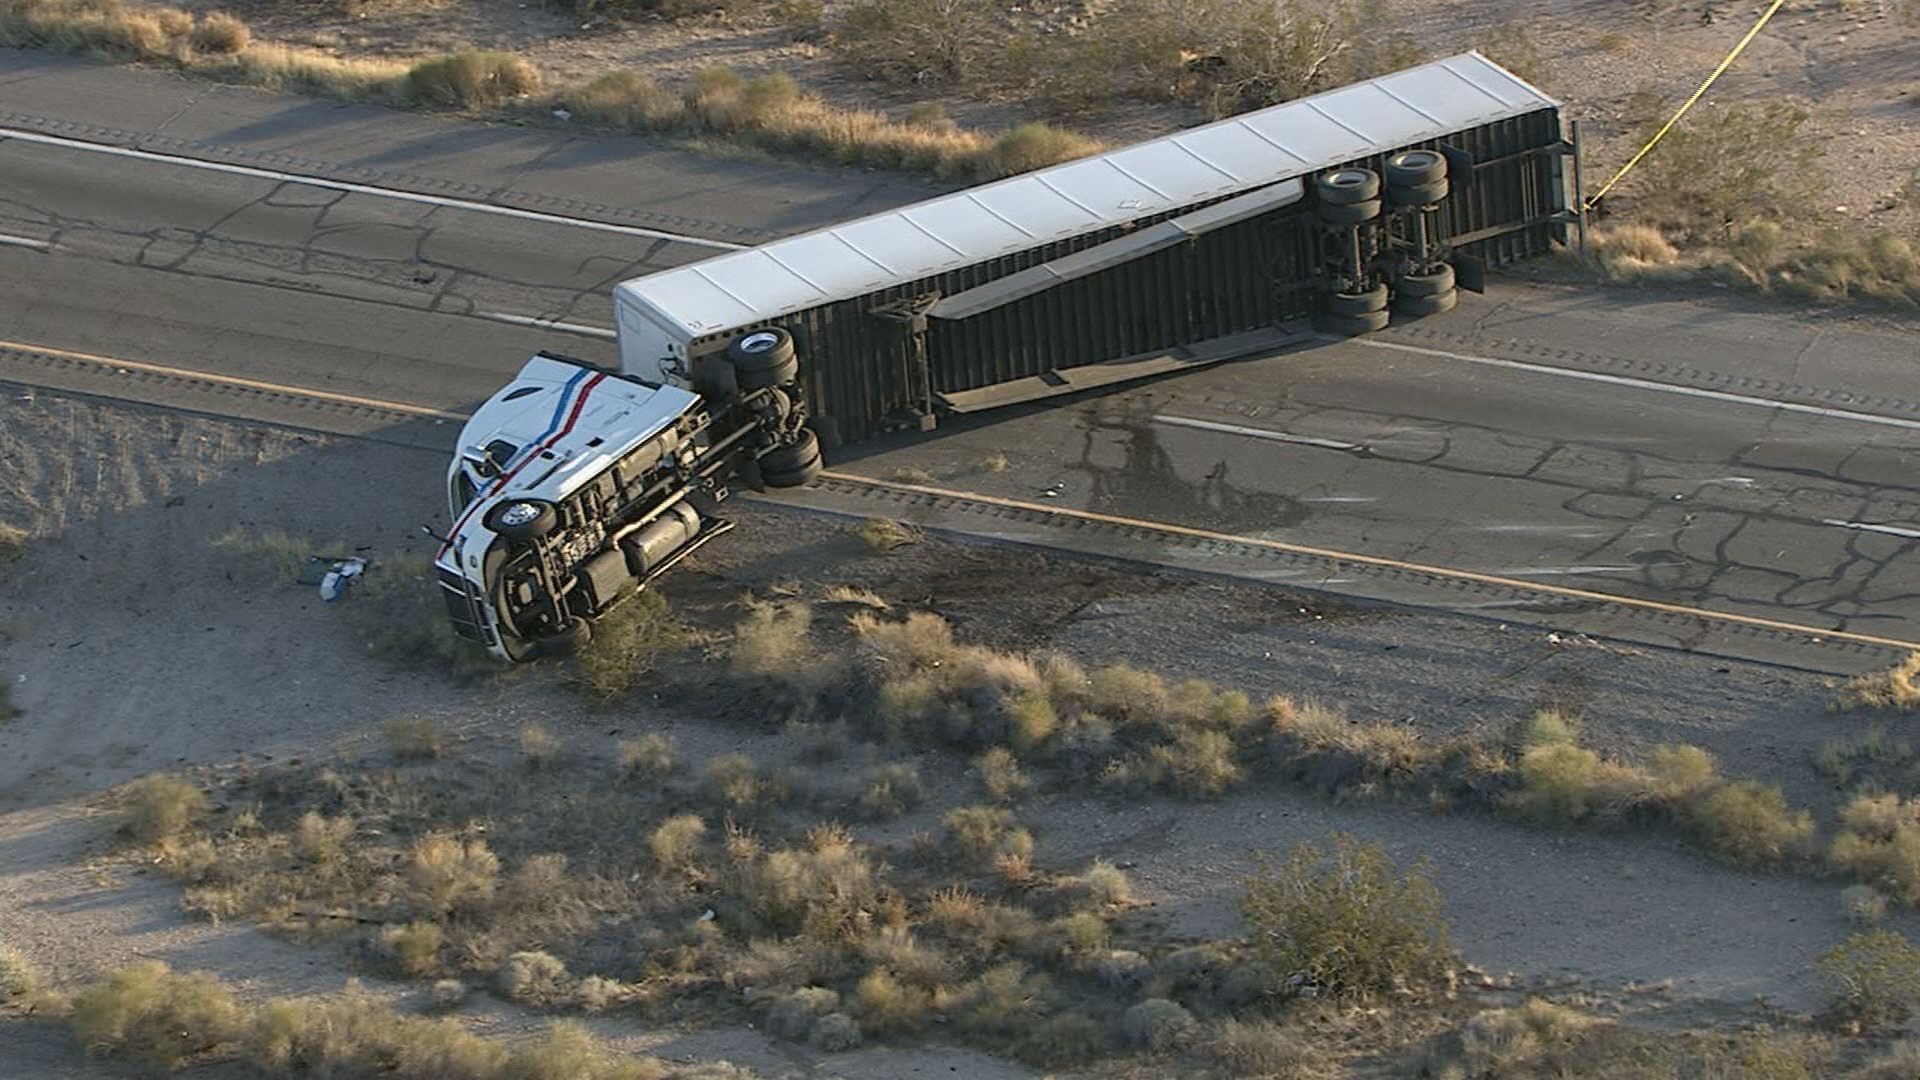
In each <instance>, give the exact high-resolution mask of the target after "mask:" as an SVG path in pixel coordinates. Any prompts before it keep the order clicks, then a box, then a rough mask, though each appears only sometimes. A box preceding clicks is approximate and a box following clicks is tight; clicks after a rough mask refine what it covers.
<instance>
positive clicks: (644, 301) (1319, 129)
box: [615, 52, 1558, 339]
mask: <svg viewBox="0 0 1920 1080" xmlns="http://www.w3.org/2000/svg"><path fill="white" fill-rule="evenodd" d="M1556 105H1558V102H1556V101H1554V100H1553V99H1552V98H1549V97H1547V96H1546V95H1545V94H1542V93H1541V92H1540V91H1539V90H1537V89H1535V88H1534V87H1532V86H1530V85H1528V84H1527V83H1526V82H1525V81H1523V80H1522V79H1520V78H1519V77H1518V76H1515V75H1514V74H1513V73H1511V72H1509V71H1507V70H1506V69H1504V68H1502V67H1500V66H1499V65H1498V64H1495V63H1494V62H1493V61H1491V60H1488V59H1487V58H1486V57H1484V56H1481V55H1480V54H1479V53H1477V52H1469V53H1463V54H1461V55H1459V56H1453V57H1449V58H1447V59H1445V60H1438V61H1435V62H1433V63H1430V64H1423V65H1421V66H1419V67H1415V68H1409V69H1407V70H1405V71H1399V72H1395V73H1394V74H1391V75H1383V76H1381V77H1380V78H1377V79H1369V80H1367V81H1366V82H1361V83H1354V84H1353V85H1351V86H1343V87H1340V88H1339V89H1336V90H1329V91H1327V92H1326V93H1323V94H1315V95H1313V96H1312V97H1307V98H1300V99H1298V100H1295V101H1289V102H1285V103H1283V104H1280V105H1274V106H1271V107H1269V108H1266V109H1261V110H1259V111H1257V112H1250V113H1244V114H1242V115H1240V116H1235V117H1232V118H1230V119H1227V120H1221V121H1218V122H1216V123H1212V124H1208V125H1206V126H1204V127H1197V128H1191V129H1189V130H1187V131H1182V132H1178V133H1176V134H1173V135H1168V136H1164V137H1162V138H1158V139H1154V140H1151V141H1149V142H1143V143H1137V144H1135V145H1133V146H1128V147H1124V148H1122V149H1119V150H1113V151H1109V152H1107V153H1104V154H1100V155H1098V156H1095V157H1087V158H1081V159H1079V160H1077V161H1069V162H1066V163H1065V164H1061V165H1054V166H1050V167H1048V168H1045V169H1040V170H1037V171H1035V172H1029V173H1022V174H1020V175H1018V176H1013V177H1008V178H1007V179H1005V180H998V181H995V182H993V183H991V184H985V185H982V186H980V187H975V188H968V189H967V190H965V191H958V192H954V193H953V194H950V195H942V196H939V197H937V198H933V199H929V200H927V201H926V202H921V203H916V204H914V205H912V206H907V207H902V208H901V209H898V210H889V211H886V212H884V213H880V214H875V215H873V216H872V217H866V218H861V219H859V220H857V221H850V222H847V223H846V224H843V225H835V226H831V227H829V228H825V229H819V230H816V231H814V232H810V233H803V234H801V235H799V236H793V237H789V238H787V239H784V240H775V241H772V242H771V243H767V244H763V245H761V246H759V247H756V248H750V249H748V250H745V251H736V252H730V253H728V254H725V255H718V256H715V257H714V258H711V259H706V260H704V261H701V262H697V263H691V264H688V265H686V266H681V267H677V268H675V269H672V270H663V271H661V272H659V273H657V274H650V275H648V276H646V277H642V278H634V279H633V280H631V281H626V282H622V283H621V284H620V285H619V286H618V287H617V288H616V289H615V293H616V296H617V302H626V303H634V304H637V305H638V306H639V307H641V308H642V309H643V310H645V311H647V312H649V313H650V314H651V315H652V317H653V321H655V322H657V323H659V324H660V325H662V326H663V327H666V328H670V329H677V330H678V331H680V332H681V333H683V334H684V335H685V337H686V338H687V339H692V338H696V337H702V336H705V335H707V334H714V333H720V332H723V331H726V330H731V329H735V328H740V327H747V326H753V325H756V324H759V323H764V322H766V321H767V320H769V319H772V318H775V317H777V316H780V315H785V314H789V313H791V312H795V311H802V310H805V309H807V308H810V307H815V306H818V305H820V304H827V303H832V302H834V301H837V300H846V299H850V298H852V297H855V296H861V295H864V294H866V293H870V292H874V291H877V290H880V289H886V288H890V287H892V286H895V285H903V284H905V283H907V282H910V281H915V280H918V279H920V278H924V277H930V276H932V275H934V274H939V273H944V272H946V271H948V270H955V269H958V268H960V267H963V266H969V265H971V264H973V263H977V262H982V261H985V260H987V259H994V258H1000V257H1002V256H1006V255H1012V254H1014V253H1016V252H1020V251H1025V250H1027V249H1028V248H1032V247H1037V246H1039V245H1041V244H1045V243H1048V242H1051V241H1055V240H1062V239H1066V238H1069V237H1073V236H1078V235H1080V234H1083V233H1086V232H1090V231H1093V230H1097V229H1103V228H1107V227H1109V226H1113V225H1121V224H1124V223H1126V222H1129V221H1133V220H1135V219H1137V218H1142V217H1147V216H1149V215H1152V214H1157V213H1160V212H1163V211H1167V210H1174V209H1178V208H1180V207H1183V206H1190V205H1192V204H1194V203H1198V202H1204V201H1206V200H1209V199H1214V198H1218V197H1221V196H1225V195H1232V194H1234V193H1236V192H1241V191H1246V190H1249V189H1252V188H1257V187H1260V186H1262V185H1266V184H1271V183H1273V182H1275V181H1277V180H1285V179H1289V178H1292V177H1297V176H1305V175H1307V174H1310V173H1314V172H1318V171H1319V170H1321V169H1325V168H1329V167H1331V166H1334V165H1338V164H1340V163H1341V162H1345V161H1352V160H1354V159H1355V158H1361V157H1366V156H1367V155H1369V154H1375V153H1379V152H1381V151H1383V150H1390V149H1393V148H1395V147H1401V146H1406V145H1408V144H1411V143H1417V142H1422V141H1424V140H1427V139H1431V138H1435V137H1437V136H1440V135H1443V134H1446V133H1449V132H1454V131H1460V130H1462V129H1465V128H1472V127H1477V126H1479V125H1481V124H1486V123H1490V122H1492V121H1495V120H1503V119H1506V118H1508V117H1513V116H1520V115H1523V114H1525V113H1530V112H1534V111H1536V110H1538V109H1542V108H1549V107H1554V106H1556Z"/></svg>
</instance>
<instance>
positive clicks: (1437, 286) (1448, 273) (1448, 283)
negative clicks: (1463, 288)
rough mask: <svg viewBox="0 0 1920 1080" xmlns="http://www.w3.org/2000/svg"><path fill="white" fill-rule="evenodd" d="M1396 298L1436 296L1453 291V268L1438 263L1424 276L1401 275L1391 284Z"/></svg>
mask: <svg viewBox="0 0 1920 1080" xmlns="http://www.w3.org/2000/svg"><path fill="white" fill-rule="evenodd" d="M1393 291H1394V295H1396V296H1438V295H1440V294H1441V293H1447V292H1452V291H1453V267H1452V266H1450V265H1448V264H1447V263H1438V264H1436V265H1435V266H1434V268H1433V269H1432V270H1430V271H1428V272H1427V273H1424V274H1401V275H1400V277H1399V280H1397V281H1395V282H1394V283H1393Z"/></svg>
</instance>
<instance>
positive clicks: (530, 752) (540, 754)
mask: <svg viewBox="0 0 1920 1080" xmlns="http://www.w3.org/2000/svg"><path fill="white" fill-rule="evenodd" d="M514 740H515V741H516V742H518V743H519V744H520V756H521V757H523V758H525V759H526V762H527V764H528V765H529V766H532V767H533V768H536V769H537V768H541V767H543V766H546V765H549V764H552V762H553V760H554V759H555V758H557V757H559V756H560V751H561V750H562V746H561V743H560V737H559V736H557V735H555V734H554V733H553V730H552V729H551V728H549V727H547V725H545V724H543V723H541V722H540V721H538V720H529V721H527V722H526V723H524V724H521V725H520V730H519V731H518V732H517V733H516V734H515V736H514Z"/></svg>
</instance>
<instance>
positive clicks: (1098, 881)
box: [1080, 859, 1133, 907]
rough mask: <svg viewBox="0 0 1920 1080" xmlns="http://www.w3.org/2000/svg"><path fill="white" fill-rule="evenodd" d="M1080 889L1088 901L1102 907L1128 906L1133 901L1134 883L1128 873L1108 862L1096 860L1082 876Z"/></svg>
mask: <svg viewBox="0 0 1920 1080" xmlns="http://www.w3.org/2000/svg"><path fill="white" fill-rule="evenodd" d="M1080 888H1081V891H1083V892H1084V893H1085V894H1086V896H1087V899H1088V900H1090V901H1092V902H1093V903H1095V904H1098V905H1100V906H1102V907H1111V906H1113V905H1116V904H1126V903H1128V902H1130V901H1131V900H1132V899H1133V883H1132V882H1130V881H1128V880H1127V872H1126V871H1125V870H1122V869H1120V868H1119V867H1117V866H1115V865H1113V864H1112V863H1110V862H1108V861H1106V860H1105V859H1095V860H1093V863H1092V865H1090V866H1088V867H1087V872H1086V873H1084V874H1082V875H1080Z"/></svg>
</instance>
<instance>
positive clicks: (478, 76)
mask: <svg viewBox="0 0 1920 1080" xmlns="http://www.w3.org/2000/svg"><path fill="white" fill-rule="evenodd" d="M407 85H408V88H409V89H410V90H411V91H412V93H413V96H414V97H416V98H418V99H420V100H422V101H426V102H429V103H431V104H434V105H446V106H451V107H453V108H462V109H466V108H478V107H484V106H488V105H498V104H499V103H501V102H503V101H506V100H507V99H509V98H514V97H519V96H520V95H522V94H531V93H533V92H534V91H535V90H538V89H540V73H539V71H537V70H536V69H535V68H534V66H533V65H532V64H530V63H528V62H527V61H525V60H523V59H521V58H520V57H518V56H515V55H513V54H512V53H503V52H492V51H488V50H484V49H467V50H464V51H461V52H457V53H449V54H448V55H446V56H437V57H434V58H433V59H430V60H422V61H421V62H419V63H417V64H415V65H414V66H413V67H412V68H411V69H409V70H408V72H407Z"/></svg>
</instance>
